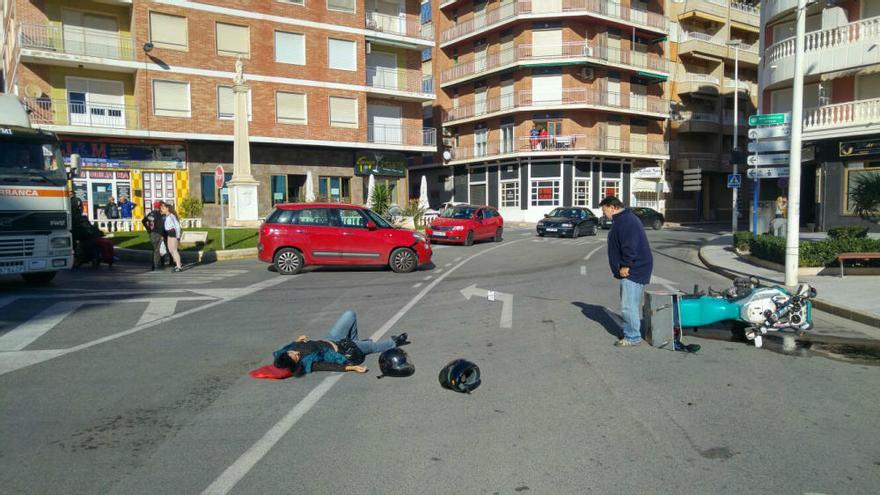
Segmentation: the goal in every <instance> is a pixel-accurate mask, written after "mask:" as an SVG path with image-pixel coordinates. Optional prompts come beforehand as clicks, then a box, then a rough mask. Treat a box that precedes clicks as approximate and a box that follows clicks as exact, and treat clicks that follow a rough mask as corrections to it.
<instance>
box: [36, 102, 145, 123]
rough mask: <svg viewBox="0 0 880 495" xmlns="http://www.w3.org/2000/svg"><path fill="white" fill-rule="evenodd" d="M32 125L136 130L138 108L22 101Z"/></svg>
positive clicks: (83, 103)
mask: <svg viewBox="0 0 880 495" xmlns="http://www.w3.org/2000/svg"><path fill="white" fill-rule="evenodd" d="M25 103H26V104H27V106H28V109H30V111H31V114H30V118H31V122H32V123H34V124H46V125H70V126H82V127H105V128H116V129H137V128H138V127H139V126H138V121H139V120H138V108H137V107H136V106H130V105H114V104H107V103H90V102H84V101H69V100H50V99H48V98H46V99H35V100H31V99H28V100H25Z"/></svg>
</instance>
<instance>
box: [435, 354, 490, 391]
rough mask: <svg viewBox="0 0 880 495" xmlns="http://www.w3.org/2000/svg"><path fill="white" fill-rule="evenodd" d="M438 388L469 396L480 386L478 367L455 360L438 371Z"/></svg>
mask: <svg viewBox="0 0 880 495" xmlns="http://www.w3.org/2000/svg"><path fill="white" fill-rule="evenodd" d="M439 379H440V386H441V387H443V388H445V389H448V390H454V391H456V392H460V393H463V394H469V393H471V392H472V391H473V390H475V389H476V388H477V387H479V386H480V383H481V380H480V367H479V366H477V365H476V364H474V363H472V362H470V361H468V360H467V359H456V360H455V361H451V362H450V363H449V364H447V365H446V366H444V367H443V369H442V370H440V377H439Z"/></svg>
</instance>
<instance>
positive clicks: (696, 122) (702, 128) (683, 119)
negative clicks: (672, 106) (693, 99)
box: [673, 110, 721, 134]
mask: <svg viewBox="0 0 880 495" xmlns="http://www.w3.org/2000/svg"><path fill="white" fill-rule="evenodd" d="M673 122H675V123H676V124H677V129H678V132H680V133H686V132H701V133H712V134H717V133H718V131H719V130H720V127H719V126H720V124H721V118H720V117H719V115H718V114H715V113H704V112H692V111H690V110H685V111H683V112H681V113H679V118H678V120H676V121H673Z"/></svg>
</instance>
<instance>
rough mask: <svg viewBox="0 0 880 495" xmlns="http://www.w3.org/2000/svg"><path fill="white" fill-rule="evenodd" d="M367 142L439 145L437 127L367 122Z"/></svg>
mask: <svg viewBox="0 0 880 495" xmlns="http://www.w3.org/2000/svg"><path fill="white" fill-rule="evenodd" d="M367 142H368V143H373V144H389V145H404V146H433V147H436V146H437V129H434V128H433V127H424V128H419V127H414V126H404V125H383V124H367Z"/></svg>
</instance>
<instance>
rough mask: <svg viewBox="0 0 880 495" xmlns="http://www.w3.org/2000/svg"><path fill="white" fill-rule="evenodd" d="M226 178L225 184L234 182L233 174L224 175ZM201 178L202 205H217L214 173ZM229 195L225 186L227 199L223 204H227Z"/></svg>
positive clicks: (224, 191)
mask: <svg viewBox="0 0 880 495" xmlns="http://www.w3.org/2000/svg"><path fill="white" fill-rule="evenodd" d="M224 177H225V178H226V180H225V182H226V183H228V182H229V181H230V180H232V173H227V174H224ZM200 178H201V181H202V203H205V204H214V203H216V202H217V198H216V194H217V188H216V187H214V173H213V172H205V173H202V174H201V176H200ZM227 194H228V193H227V188H226V186H224V187H223V197H224V198H225V199H224V200H223V203H226V202H227V199H228V198H227ZM273 204H274V203H273Z"/></svg>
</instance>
